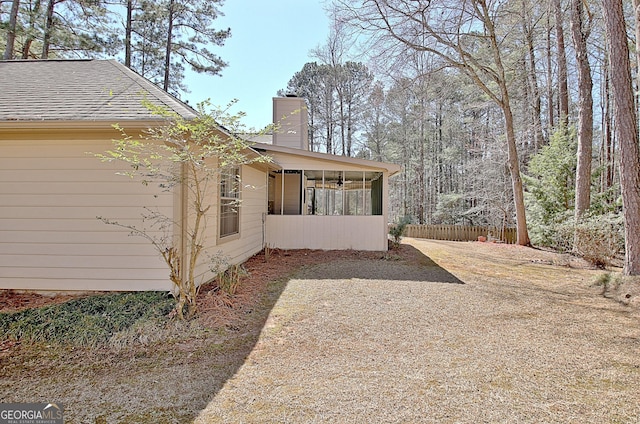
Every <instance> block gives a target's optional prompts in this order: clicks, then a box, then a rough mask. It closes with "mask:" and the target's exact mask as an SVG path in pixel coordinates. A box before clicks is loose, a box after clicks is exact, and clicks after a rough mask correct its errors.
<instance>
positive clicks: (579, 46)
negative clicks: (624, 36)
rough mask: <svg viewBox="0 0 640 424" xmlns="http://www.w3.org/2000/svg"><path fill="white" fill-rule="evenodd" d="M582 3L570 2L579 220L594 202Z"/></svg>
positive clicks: (578, 0)
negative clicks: (575, 79)
mask: <svg viewBox="0 0 640 424" xmlns="http://www.w3.org/2000/svg"><path fill="white" fill-rule="evenodd" d="M584 15H585V13H584V6H583V0H572V1H571V34H572V37H573V44H574V46H575V52H576V63H577V65H578V66H577V68H578V94H579V99H578V104H579V108H578V164H577V167H576V198H575V217H576V221H577V220H579V219H580V217H581V216H582V214H583V213H584V212H585V211H587V210H588V209H589V206H590V203H591V155H592V146H593V96H592V94H591V90H592V89H593V81H592V80H591V67H590V66H589V57H588V52H587V38H588V37H589V29H588V27H589V24H586V25H585V22H584V18H585V16H584Z"/></svg>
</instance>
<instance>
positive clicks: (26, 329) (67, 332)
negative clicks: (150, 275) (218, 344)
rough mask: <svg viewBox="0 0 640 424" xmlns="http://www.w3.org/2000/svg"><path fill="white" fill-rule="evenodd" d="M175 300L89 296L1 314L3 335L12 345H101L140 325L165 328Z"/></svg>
mask: <svg viewBox="0 0 640 424" xmlns="http://www.w3.org/2000/svg"><path fill="white" fill-rule="evenodd" d="M174 303H175V302H174V300H173V299H172V297H171V296H170V295H169V294H168V293H163V292H139V293H112V294H101V295H94V296H86V297H81V298H78V299H72V300H69V301H67V302H64V303H57V304H51V305H46V306H42V307H40V308H28V309H24V310H21V311H17V312H4V313H0V334H3V337H4V338H6V339H10V340H13V341H21V342H30V343H36V342H41V343H68V344H71V345H80V346H83V345H91V346H95V345H99V344H104V343H106V342H108V341H109V339H110V338H111V337H113V335H114V334H116V333H118V332H121V331H126V330H127V329H129V328H131V327H133V326H135V325H136V324H137V323H139V322H148V321H153V322H156V323H157V324H158V325H162V324H163V323H165V322H166V321H167V320H168V313H169V312H170V311H171V310H172V309H173V306H174Z"/></svg>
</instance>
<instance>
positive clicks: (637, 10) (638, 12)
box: [632, 0, 640, 113]
mask: <svg viewBox="0 0 640 424" xmlns="http://www.w3.org/2000/svg"><path fill="white" fill-rule="evenodd" d="M632 4H633V12H634V13H633V17H634V21H635V23H636V25H635V26H636V70H638V69H640V68H638V67H637V66H640V48H639V47H640V26H639V24H640V4H639V3H638V0H633V2H632ZM636 96H637V98H636V107H639V106H640V72H638V71H636ZM636 113H637V109H636Z"/></svg>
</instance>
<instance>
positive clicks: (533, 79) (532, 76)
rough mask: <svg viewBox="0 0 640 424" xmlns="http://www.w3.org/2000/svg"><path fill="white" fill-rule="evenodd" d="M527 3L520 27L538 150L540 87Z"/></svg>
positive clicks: (524, 3)
mask: <svg viewBox="0 0 640 424" xmlns="http://www.w3.org/2000/svg"><path fill="white" fill-rule="evenodd" d="M527 7H528V3H527V2H524V1H523V2H522V9H523V16H522V27H523V30H524V32H525V38H526V42H527V50H528V59H529V66H528V68H529V69H528V82H529V86H530V87H531V96H532V97H533V99H532V102H531V103H532V104H533V107H532V108H531V120H532V124H533V150H534V151H538V149H540V148H541V147H542V144H543V137H542V119H541V117H540V115H541V113H542V100H541V99H540V89H539V88H538V77H537V72H536V53H535V48H534V43H533V41H534V40H533V29H532V28H531V24H530V20H531V19H530V17H529V12H528V10H527Z"/></svg>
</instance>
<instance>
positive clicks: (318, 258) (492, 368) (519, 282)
mask: <svg viewBox="0 0 640 424" xmlns="http://www.w3.org/2000/svg"><path fill="white" fill-rule="evenodd" d="M406 241H407V243H408V244H404V245H402V246H401V249H400V250H398V251H390V252H388V253H375V252H370V253H364V252H352V251H348V252H317V251H292V252H284V251H273V252H271V255H270V257H269V259H268V260H266V261H265V258H264V257H263V256H256V257H255V258H253V259H251V260H250V261H249V262H248V263H247V264H246V267H247V269H248V271H249V275H248V276H247V277H246V278H245V280H244V281H243V284H242V285H241V286H240V290H239V292H238V294H237V295H236V296H235V297H233V298H229V299H226V300H225V301H221V300H220V299H219V298H216V296H213V294H212V293H209V292H211V291H212V290H213V289H214V288H213V287H209V288H205V289H203V290H202V292H201V298H200V299H199V302H200V303H199V307H200V310H201V312H202V314H201V316H200V317H199V318H198V319H197V320H195V321H194V322H191V323H189V324H183V325H182V326H175V327H172V328H166V329H162V331H161V334H155V336H154V334H152V333H153V329H138V330H136V331H139V333H140V334H147V335H149V337H148V338H147V339H146V342H145V343H136V344H133V345H132V344H131V343H122V345H113V346H110V347H102V348H99V349H88V348H87V349H84V348H83V349H80V348H75V349H74V348H71V347H55V346H50V347H46V346H38V347H31V346H18V347H13V348H9V349H7V350H6V351H5V352H4V353H3V354H0V402H14V401H15V402H18V401H19V402H26V401H52V400H56V401H58V402H60V403H63V404H64V405H65V409H66V411H67V414H66V418H67V420H66V422H68V423H94V422H109V423H112V422H135V423H172V422H180V423H183V422H185V423H186V422H193V421H196V422H200V423H210V422H225V423H226V422H260V423H263V422H278V423H282V422H296V423H297V422H304V423H307V422H376V423H377V422H412V423H413V422H445V423H447V422H451V423H453V422H460V423H472V422H473V423H475V422H527V423H534V422H536V423H537V422H558V423H560V422H562V423H567V422H575V423H583V422H611V423H613V422H637V421H638V419H639V418H640V406H639V405H638V402H637V399H639V398H640V383H639V381H640V357H639V356H638V351H640V320H639V319H638V318H640V313H639V312H638V308H637V307H633V306H625V305H622V304H620V303H618V302H615V301H614V300H612V299H607V298H605V297H603V296H602V294H601V293H602V287H601V286H600V287H597V286H594V281H595V280H596V277H598V276H601V275H602V272H601V271H595V270H591V269H588V268H587V267H586V266H585V264H583V263H579V262H577V261H575V260H574V259H573V258H570V257H564V256H559V255H555V254H553V253H550V252H542V251H537V250H533V249H527V248H521V247H517V246H504V245H491V244H486V243H485V244H481V243H453V242H432V241H423V240H411V239H407V240H406ZM420 252H424V254H422V253H420ZM425 255H426V256H425ZM300 267H303V268H302V269H300ZM461 283H462V284H461ZM229 305H231V306H232V307H230V306H229ZM140 334H138V335H134V336H139V335H140ZM134 336H132V337H134ZM127 337H128V336H127ZM125 338H126V337H125Z"/></svg>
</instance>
